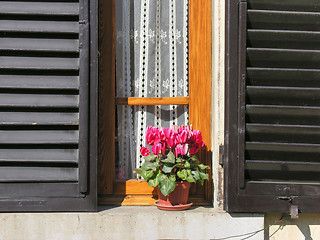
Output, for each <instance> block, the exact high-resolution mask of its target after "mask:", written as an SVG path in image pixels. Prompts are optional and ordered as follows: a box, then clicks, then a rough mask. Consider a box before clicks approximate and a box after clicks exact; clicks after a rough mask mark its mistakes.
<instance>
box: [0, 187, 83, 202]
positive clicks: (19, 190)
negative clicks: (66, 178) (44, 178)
mask: <svg viewBox="0 0 320 240" xmlns="http://www.w3.org/2000/svg"><path fill="white" fill-rule="evenodd" d="M31 189H32V190H31ZM0 192H2V193H3V192H5V193H6V196H7V197H9V198H13V199H15V198H19V199H20V200H21V198H24V197H25V196H28V197H29V199H30V198H31V197H38V198H39V196H40V197H42V198H43V197H79V185H78V184H77V183H72V182H69V183H67V184H65V183H61V182H59V183H54V182H51V183H43V182H36V183H26V182H24V183H19V184H12V183H11V184H10V187H8V184H7V183H0ZM4 204H5V203H4V201H3V200H0V205H4Z"/></svg>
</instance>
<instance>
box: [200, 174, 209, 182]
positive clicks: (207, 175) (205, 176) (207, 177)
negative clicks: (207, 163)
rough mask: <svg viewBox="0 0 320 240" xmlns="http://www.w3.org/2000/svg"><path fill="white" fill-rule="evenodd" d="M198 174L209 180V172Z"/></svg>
mask: <svg viewBox="0 0 320 240" xmlns="http://www.w3.org/2000/svg"><path fill="white" fill-rule="evenodd" d="M199 174H200V177H201V179H203V180H209V174H208V173H203V172H200V173H199Z"/></svg>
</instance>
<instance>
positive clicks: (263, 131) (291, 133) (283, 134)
mask: <svg viewBox="0 0 320 240" xmlns="http://www.w3.org/2000/svg"><path fill="white" fill-rule="evenodd" d="M246 134H247V135H246V137H247V141H254V142H285V143H315V144H316V143H319V142H320V126H309V125H280V124H253V123H247V124H246Z"/></svg>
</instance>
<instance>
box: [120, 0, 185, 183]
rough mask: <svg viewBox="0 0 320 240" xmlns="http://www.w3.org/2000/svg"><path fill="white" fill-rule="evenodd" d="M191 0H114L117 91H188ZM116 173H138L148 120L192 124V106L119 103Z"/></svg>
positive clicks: (166, 93) (140, 93) (179, 93)
mask: <svg viewBox="0 0 320 240" xmlns="http://www.w3.org/2000/svg"><path fill="white" fill-rule="evenodd" d="M188 87H189V83H188V0H148V1H147V0H118V1H116V96H117V97H187V96H188ZM117 119H118V122H117V131H118V132H117V139H116V141H117V143H116V145H117V147H118V152H117V153H116V156H117V157H116V169H117V170H116V171H117V172H116V175H117V178H119V179H130V178H134V177H135V176H134V175H133V173H132V171H133V169H134V168H135V167H139V166H140V165H141V161H142V160H141V156H140V151H139V149H140V145H145V140H144V136H145V132H146V129H147V127H148V126H149V125H152V126H157V127H159V126H161V127H168V126H171V125H182V124H183V125H186V124H188V122H189V120H188V106H174V105H171V106H133V107H132V106H118V107H117Z"/></svg>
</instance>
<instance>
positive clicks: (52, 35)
mask: <svg viewBox="0 0 320 240" xmlns="http://www.w3.org/2000/svg"><path fill="white" fill-rule="evenodd" d="M92 2H95V1H92ZM88 3H89V1H85V0H78V1H77V0H65V1H58V0H51V1H50V0H48V1H35V0H34V1H32V0H30V1H1V2H0V16H1V18H0V34H1V38H0V51H1V55H0V91H1V92H0V111H1V113H0V211H73V210H76V211H82V210H83V211H90V210H94V209H95V208H96V196H95V195H96V192H95V184H96V182H95V177H96V176H95V175H93V176H92V174H94V171H95V170H94V168H95V149H94V148H90V145H89V134H91V133H90V129H91V130H94V129H92V128H90V125H89V106H90V104H91V106H92V107H93V108H92V109H90V114H92V116H95V112H94V109H95V108H94V106H95V105H94V104H95V103H94V102H93V103H91V101H94V94H93V95H92V96H91V100H90V99H89V91H90V86H92V85H93V84H94V82H95V81H96V79H93V77H94V76H95V75H94V74H93V73H91V71H92V70H93V68H92V65H91V69H90V60H91V61H92V59H93V57H92V56H90V54H89V53H90V51H89V37H90V36H89V34H90V31H89V27H91V28H92V29H93V30H91V32H93V31H94V29H96V27H95V26H94V25H92V24H91V23H90V21H89V20H90V19H89V15H88V13H89V8H88ZM93 11H94V9H93ZM92 41H93V42H94V40H92ZM89 79H90V81H89ZM91 120H93V121H94V120H95V119H94V117H91ZM91 124H92V123H91ZM92 135H94V134H92ZM90 141H93V142H94V141H95V139H90ZM89 156H91V159H90V158H89ZM89 166H90V167H89ZM89 177H90V178H89Z"/></svg>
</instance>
